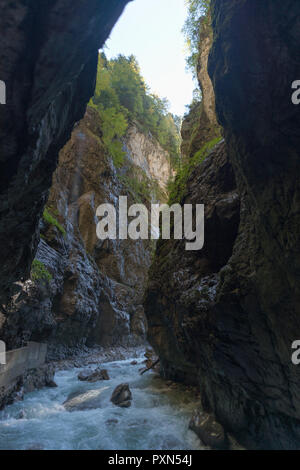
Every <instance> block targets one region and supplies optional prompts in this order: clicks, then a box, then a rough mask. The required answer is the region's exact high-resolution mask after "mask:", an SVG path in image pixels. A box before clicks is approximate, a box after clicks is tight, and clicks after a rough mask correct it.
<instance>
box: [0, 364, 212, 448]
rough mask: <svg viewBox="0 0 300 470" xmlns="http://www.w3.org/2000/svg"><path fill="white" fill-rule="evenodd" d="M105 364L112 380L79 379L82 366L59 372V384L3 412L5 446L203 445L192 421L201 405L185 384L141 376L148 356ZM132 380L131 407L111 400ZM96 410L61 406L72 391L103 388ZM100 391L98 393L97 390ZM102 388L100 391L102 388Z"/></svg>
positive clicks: (0, 441)
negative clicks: (117, 389)
mask: <svg viewBox="0 0 300 470" xmlns="http://www.w3.org/2000/svg"><path fill="white" fill-rule="evenodd" d="M132 360H133V359H128V360H125V361H115V362H110V363H107V364H104V365H103V367H104V368H106V369H107V370H108V373H109V375H110V378H111V380H110V381H105V382H103V381H101V382H97V383H86V382H80V381H78V379H77V375H78V373H79V372H80V371H81V370H83V369H72V370H68V371H60V372H58V373H57V374H56V376H55V381H56V383H57V385H58V388H45V389H43V390H40V391H36V392H33V393H30V394H27V395H26V396H25V398H24V401H22V402H18V403H15V404H14V405H11V406H8V407H7V408H6V409H5V410H3V411H2V412H1V413H0V449H1V450H4V449H5V450H13V449H15V450H17V449H20V450H23V449H45V450H46V449H47V450H88V449H91V450H101V449H105V450H144V449H149V450H153V449H154V450H193V449H201V448H203V446H202V445H201V443H200V441H199V439H198V438H197V436H196V435H195V434H194V433H193V432H192V431H190V430H189V429H188V423H189V420H190V417H191V414H192V412H193V410H194V408H195V407H196V406H197V403H196V402H195V398H194V397H193V395H192V394H191V393H189V392H187V391H183V390H181V389H180V387H179V388H178V387H176V388H172V387H168V386H167V384H166V382H165V381H163V380H162V379H160V378H159V377H158V376H157V375H156V374H154V373H153V372H148V373H147V374H144V375H143V376H140V374H139V369H140V368H141V367H143V365H142V363H143V360H144V357H143V358H141V357H140V358H139V359H137V362H138V364H137V365H132V364H131V362H132ZM124 382H126V383H129V386H130V389H131V391H132V395H133V400H132V406H131V407H130V408H127V409H126V408H119V407H117V406H115V405H113V404H112V403H111V402H110V397H111V394H112V392H113V390H114V389H115V387H116V386H117V385H119V384H120V383H124ZM100 389H103V391H102V393H101V404H100V405H99V407H98V408H96V409H87V410H82V411H73V412H70V411H67V410H66V409H65V408H64V406H63V405H62V404H63V402H64V401H65V400H66V399H67V398H68V396H69V395H70V394H74V393H79V394H80V393H85V392H88V391H91V390H93V391H95V390H97V391H99V390H100ZM95 393H96V392H95ZM97 393H98V392H97Z"/></svg>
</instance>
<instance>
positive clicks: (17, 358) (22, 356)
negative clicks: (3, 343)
mask: <svg viewBox="0 0 300 470" xmlns="http://www.w3.org/2000/svg"><path fill="white" fill-rule="evenodd" d="M46 354H47V345H46V344H42V343H34V342H30V343H28V345H27V346H26V347H24V348H20V349H15V350H13V351H8V352H7V353H6V364H5V365H2V366H0V387H4V388H6V387H9V386H10V385H12V384H13V382H15V380H16V379H17V378H18V377H21V376H22V375H23V374H24V373H25V372H26V371H28V370H30V369H36V368H37V367H40V366H42V365H43V364H45V360H46Z"/></svg>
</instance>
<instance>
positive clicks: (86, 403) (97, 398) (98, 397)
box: [63, 387, 109, 412]
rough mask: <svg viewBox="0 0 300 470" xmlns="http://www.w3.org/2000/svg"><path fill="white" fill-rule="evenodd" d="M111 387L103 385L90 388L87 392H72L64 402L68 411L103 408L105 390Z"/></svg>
mask: <svg viewBox="0 0 300 470" xmlns="http://www.w3.org/2000/svg"><path fill="white" fill-rule="evenodd" d="M108 388H109V387H103V388H100V389H99V390H89V391H88V392H85V393H75V394H74V393H72V394H71V395H69V397H68V398H67V400H66V401H65V402H64V403H63V405H64V407H65V409H66V410H67V411H70V412H72V411H84V410H94V409H96V408H102V406H103V404H104V395H105V394H104V392H105V391H106V390H108Z"/></svg>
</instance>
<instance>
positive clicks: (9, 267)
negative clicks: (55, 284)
mask: <svg viewBox="0 0 300 470" xmlns="http://www.w3.org/2000/svg"><path fill="white" fill-rule="evenodd" d="M126 3H127V0H113V1H110V0H101V1H99V2H89V3H88V4H87V3H86V2H82V1H81V0H75V1H73V0H53V1H51V2H46V3H40V2H39V3H37V2H27V3H24V2H22V1H19V0H18V1H14V2H11V1H10V0H3V2H2V3H1V20H0V23H1V24H0V27H1V31H2V35H3V38H5V39H4V40H3V41H2V42H1V46H0V47H1V50H0V55H1V79H2V80H4V81H5V83H6V94H7V97H6V98H7V99H6V102H7V104H6V105H3V106H1V108H0V155H1V179H0V213H1V217H0V234H1V236H0V246H1V247H2V248H1V253H0V265H1V266H2V269H1V277H0V296H1V301H0V304H1V305H2V304H5V303H6V302H5V300H6V299H7V298H8V297H10V293H11V291H12V289H13V287H14V286H13V283H14V282H15V281H20V280H21V279H22V278H23V277H25V278H28V277H29V272H30V266H31V263H32V261H33V258H34V256H35V252H36V248H37V244H38V239H39V220H40V217H41V213H42V210H43V207H44V204H45V202H46V198H47V193H48V190H49V188H50V185H51V176H52V172H53V171H54V170H55V167H56V164H57V156H58V152H59V150H60V149H61V148H62V146H63V145H64V144H65V143H66V141H67V140H68V138H69V137H70V134H71V131H72V128H73V126H74V124H75V122H77V121H79V120H80V119H81V118H82V116H83V114H84V112H85V108H86V104H87V102H88V101H89V98H90V97H91V95H92V94H93V91H94V84H95V74H96V69H97V54H98V50H99V48H100V47H101V46H102V45H103V44H104V42H105V41H106V39H107V38H108V36H109V34H110V32H111V30H112V27H113V26H114V24H115V23H116V21H117V19H118V18H119V16H120V14H121V13H122V11H123V9H124V7H125V5H126ZM41 24H42V27H41ZM33 37H34V38H35V39H34V41H32V38H33ZM8 201H9V203H8Z"/></svg>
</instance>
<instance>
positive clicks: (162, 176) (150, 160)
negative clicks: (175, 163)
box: [126, 124, 174, 191]
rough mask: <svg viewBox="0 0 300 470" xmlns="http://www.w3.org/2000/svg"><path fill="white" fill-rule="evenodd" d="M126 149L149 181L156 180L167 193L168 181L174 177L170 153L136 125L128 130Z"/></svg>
mask: <svg viewBox="0 0 300 470" xmlns="http://www.w3.org/2000/svg"><path fill="white" fill-rule="evenodd" d="M126 147H127V150H128V154H129V158H130V159H131V161H132V163H133V164H134V165H136V166H139V167H140V168H141V169H142V170H143V171H144V172H145V174H146V176H147V177H148V178H149V179H154V180H156V181H157V182H158V184H159V186H160V187H161V189H163V190H165V191H166V189H167V187H166V186H167V183H168V181H169V180H170V179H171V178H172V177H173V176H174V171H173V170H172V168H171V163H170V155H169V153H168V152H167V151H166V150H164V149H163V148H162V147H161V145H160V144H159V142H158V141H157V140H156V139H155V138H153V136H152V135H151V134H150V133H148V135H146V134H145V133H143V132H141V131H140V130H139V129H138V126H137V125H135V124H132V125H130V127H129V129H128V132H127V136H126Z"/></svg>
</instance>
